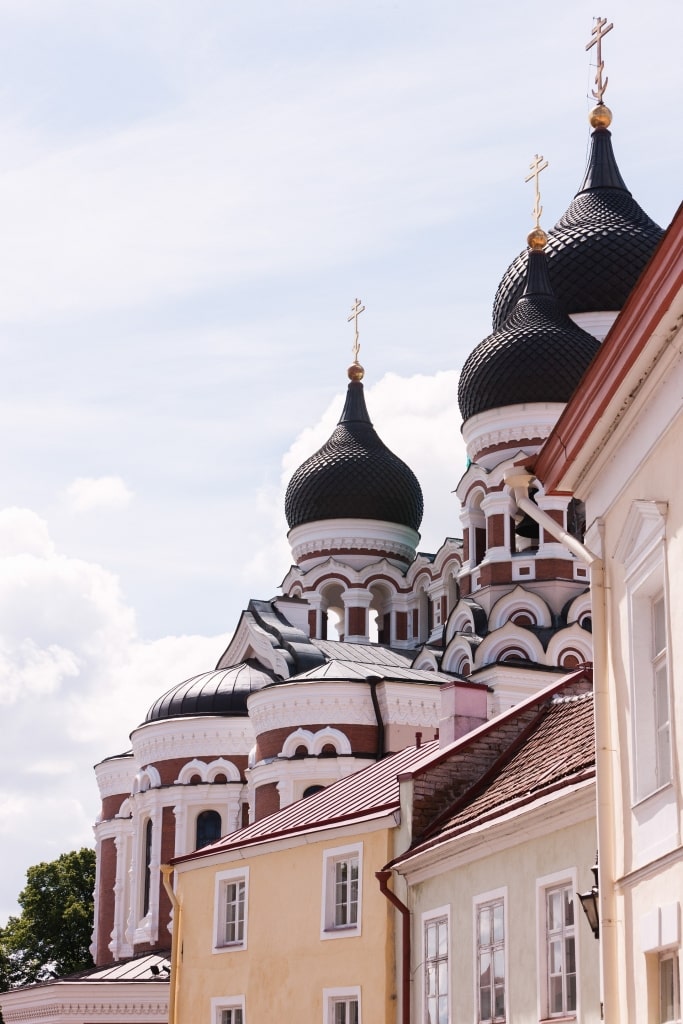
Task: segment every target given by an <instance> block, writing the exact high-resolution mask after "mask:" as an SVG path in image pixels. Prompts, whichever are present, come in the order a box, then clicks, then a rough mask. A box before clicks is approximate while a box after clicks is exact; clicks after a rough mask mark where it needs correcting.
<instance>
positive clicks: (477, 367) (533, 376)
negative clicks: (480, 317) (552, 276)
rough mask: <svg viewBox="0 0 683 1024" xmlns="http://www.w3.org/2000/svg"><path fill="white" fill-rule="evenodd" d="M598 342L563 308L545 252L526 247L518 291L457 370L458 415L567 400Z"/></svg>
mask: <svg viewBox="0 0 683 1024" xmlns="http://www.w3.org/2000/svg"><path fill="white" fill-rule="evenodd" d="M599 347H600V345H599V342H598V341H597V340H596V339H595V338H594V337H593V335H592V334H588V333H587V332H586V331H582V330H581V328H580V327H577V326H576V324H575V323H574V322H573V321H572V320H570V319H569V317H568V316H567V315H566V314H565V313H563V312H562V310H561V308H560V306H559V304H558V302H557V299H556V298H555V296H554V295H553V294H552V290H551V287H550V282H549V280H548V269H547V262H546V257H545V253H544V252H538V251H536V252H530V253H529V259H528V276H527V281H526V287H525V290H524V293H523V295H522V296H521V298H520V299H519V300H518V301H517V304H516V305H515V308H514V309H513V311H512V313H511V314H510V316H509V317H508V318H507V320H506V321H505V323H504V324H503V326H502V327H501V328H500V329H499V330H497V331H494V332H493V334H490V335H489V336H488V338H485V339H484V340H483V341H482V342H481V343H480V344H479V345H477V347H476V348H475V349H474V351H473V352H472V353H471V354H470V356H469V357H468V359H467V360H466V362H465V365H464V367H463V369H462V373H461V374H460V381H459V383H458V404H459V406H460V412H461V414H462V418H463V420H467V419H469V418H470V417H471V416H475V415H476V414H477V413H480V412H485V411H486V410H487V409H499V408H502V407H503V406H506V405H524V404H526V403H527V402H566V401H568V400H569V398H570V397H571V395H572V393H573V391H574V390H575V389H576V386H577V384H578V383H579V381H580V380H581V377H582V376H583V374H584V372H585V370H586V369H587V367H588V364H589V363H590V362H591V360H592V358H593V356H594V355H595V353H596V352H597V350H598V348H599Z"/></svg>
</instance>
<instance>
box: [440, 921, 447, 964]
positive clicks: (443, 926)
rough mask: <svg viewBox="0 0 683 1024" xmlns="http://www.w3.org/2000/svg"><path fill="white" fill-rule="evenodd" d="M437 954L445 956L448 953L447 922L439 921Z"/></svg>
mask: <svg viewBox="0 0 683 1024" xmlns="http://www.w3.org/2000/svg"><path fill="white" fill-rule="evenodd" d="M438 932H439V950H438V952H439V956H446V955H447V953H448V922H447V921H439V924H438Z"/></svg>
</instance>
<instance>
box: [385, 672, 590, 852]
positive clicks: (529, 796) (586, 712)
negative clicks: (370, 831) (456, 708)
mask: <svg viewBox="0 0 683 1024" xmlns="http://www.w3.org/2000/svg"><path fill="white" fill-rule="evenodd" d="M589 679H590V673H585V672H575V673H572V674H571V675H569V676H565V677H564V679H563V680H562V681H561V682H560V683H559V684H553V685H552V686H550V687H547V688H546V689H545V690H544V691H542V692H541V694H537V695H535V696H534V697H533V698H531V699H529V700H527V701H523V702H522V703H521V704H519V705H517V706H515V707H514V708H511V709H510V711H509V712H506V713H505V714H503V715H500V716H499V717H498V718H496V719H493V720H492V721H490V722H487V723H486V724H485V725H483V726H481V727H480V728H479V729H476V730H474V731H473V732H472V733H470V734H469V735H468V736H465V737H463V739H461V740H459V741H457V742H456V743H454V744H451V746H450V747H448V748H446V750H444V751H439V752H438V753H437V754H436V755H435V756H433V757H432V758H431V760H430V761H429V762H423V763H422V764H419V765H416V766H415V767H414V769H413V771H412V772H411V771H410V770H409V772H407V773H406V775H405V776H404V778H405V777H412V778H413V779H414V780H415V785H414V792H413V820H414V822H415V824H416V828H415V832H414V839H413V844H412V846H411V847H410V849H409V850H408V851H406V853H404V854H402V855H401V856H400V857H398V858H396V860H394V861H392V866H396V865H397V864H398V863H401V862H403V861H404V860H407V859H408V858H412V857H413V856H415V855H416V854H418V853H420V852H422V851H424V850H427V849H431V848H433V847H435V846H440V845H442V844H443V843H446V842H448V840H450V839H452V838H453V837H454V836H456V835H461V834H463V833H465V832H467V831H470V830H471V829H474V828H475V827H477V826H479V825H482V824H483V823H484V822H486V821H489V820H491V819H493V818H497V817H500V816H501V815H503V814H506V813H508V812H509V811H511V810H513V809H515V808H517V807H520V806H523V805H525V804H527V803H530V802H531V801H534V800H537V799H540V798H541V797H542V796H544V795H548V794H550V793H551V792H553V791H555V790H557V789H560V788H562V787H565V786H572V785H575V784H576V783H579V782H583V781H586V780H589V779H592V778H593V777H594V775H595V740H594V727H593V695H592V691H591V690H588V689H585V692H581V681H582V680H583V682H584V684H585V685H586V686H587V685H588V682H589ZM577 690H578V692H577ZM487 761H488V763H487ZM421 782H422V785H420V783H421ZM425 793H426V794H427V797H428V808H427V811H426V812H425V808H424V807H423V806H422V804H423V803H424V795H425ZM420 822H422V826H421V827H420Z"/></svg>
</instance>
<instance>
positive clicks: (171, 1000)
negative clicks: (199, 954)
mask: <svg viewBox="0 0 683 1024" xmlns="http://www.w3.org/2000/svg"><path fill="white" fill-rule="evenodd" d="M160 868H161V879H162V881H163V883H164V889H165V890H166V895H167V896H168V898H169V900H170V901H171V906H172V907H173V932H172V935H171V978H170V984H169V990H168V1024H176V1014H177V1010H176V995H177V992H178V987H179V982H180V958H179V956H178V950H179V949H180V917H181V908H180V901H179V899H178V897H177V896H176V894H175V892H174V891H173V886H172V885H171V875H172V874H173V868H172V867H171V865H170V864H161V865H160Z"/></svg>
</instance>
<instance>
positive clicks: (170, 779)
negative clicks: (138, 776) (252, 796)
mask: <svg viewBox="0 0 683 1024" xmlns="http://www.w3.org/2000/svg"><path fill="white" fill-rule="evenodd" d="M220 757H224V758H225V760H226V761H230V762H231V763H232V764H234V765H235V767H236V768H237V770H238V771H239V773H240V777H241V778H242V780H244V772H245V770H246V767H247V756H246V755H245V754H237V755H232V754H231V755H230V756H227V757H226V755H225V754H221V753H218V752H217V753H215V754H211V755H210V756H207V755H204V756H202V757H196V758H195V757H172V758H169V759H168V761H155V762H154V767H155V768H156V770H157V771H158V772H159V777H160V778H161V785H162V786H172V785H173V784H174V782H175V781H176V779H177V778H178V776H179V774H180V772H181V770H182V769H183V768H184V767H185V765H186V764H189V762H190V761H200V762H201V763H202V764H211V762H212V761H217V760H218V758H220ZM196 774H197V776H199V772H197V773H196Z"/></svg>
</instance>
